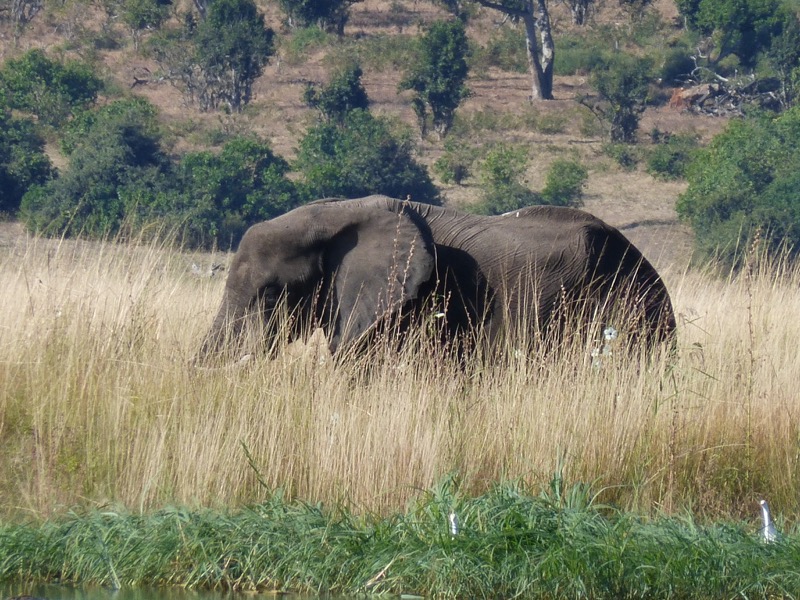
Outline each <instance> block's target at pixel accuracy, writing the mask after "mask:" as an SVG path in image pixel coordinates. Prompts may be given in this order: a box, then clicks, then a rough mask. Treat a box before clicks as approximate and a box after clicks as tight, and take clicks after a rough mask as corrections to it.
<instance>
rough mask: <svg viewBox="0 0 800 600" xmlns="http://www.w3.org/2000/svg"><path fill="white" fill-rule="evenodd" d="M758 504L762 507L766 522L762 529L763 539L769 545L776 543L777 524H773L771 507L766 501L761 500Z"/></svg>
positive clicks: (762, 514) (762, 515)
mask: <svg viewBox="0 0 800 600" xmlns="http://www.w3.org/2000/svg"><path fill="white" fill-rule="evenodd" d="M758 503H759V504H760V505H761V517H762V518H763V520H764V526H763V527H762V528H761V537H762V538H764V541H765V542H767V543H770V542H774V541H776V540H777V539H778V530H777V529H775V524H774V523H773V522H772V515H771V514H770V512H769V505H768V504H767V501H766V500H759V501H758Z"/></svg>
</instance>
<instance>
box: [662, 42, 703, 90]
mask: <svg viewBox="0 0 800 600" xmlns="http://www.w3.org/2000/svg"><path fill="white" fill-rule="evenodd" d="M690 55H691V51H690V50H689V48H688V47H687V46H684V45H680V46H677V47H675V48H670V49H669V50H668V51H667V52H666V53H665V54H664V59H663V63H662V65H661V68H660V72H659V77H660V78H661V81H662V82H663V83H664V84H665V85H680V84H682V83H684V82H685V81H687V80H688V79H689V75H690V74H691V72H692V70H693V69H694V68H695V64H694V61H693V60H692V58H691V56H690Z"/></svg>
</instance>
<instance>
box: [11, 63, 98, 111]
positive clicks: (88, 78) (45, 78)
mask: <svg viewBox="0 0 800 600" xmlns="http://www.w3.org/2000/svg"><path fill="white" fill-rule="evenodd" d="M102 87H103V82H102V80H101V79H99V78H98V77H96V76H95V75H94V74H93V69H92V68H91V67H90V66H89V65H87V64H85V63H82V62H77V61H67V62H65V63H61V62H58V61H54V60H51V59H49V58H48V57H47V55H46V54H45V53H44V52H43V51H42V50H38V49H37V50H30V51H28V52H26V53H25V54H23V55H22V56H21V57H20V58H18V59H9V60H7V61H6V63H5V65H4V66H3V69H2V71H0V88H2V89H3V90H4V91H5V95H6V99H7V101H8V105H9V107H11V108H15V109H17V110H20V111H23V112H29V113H32V114H34V115H36V116H37V117H38V119H39V121H41V122H42V123H46V124H48V125H60V124H62V123H64V122H65V121H66V120H67V118H68V117H69V116H70V114H71V113H72V111H73V110H75V109H76V108H79V107H85V106H86V105H88V104H90V103H92V102H94V101H95V99H96V98H97V94H98V92H99V91H100V90H101V89H102Z"/></svg>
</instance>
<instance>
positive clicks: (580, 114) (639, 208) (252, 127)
mask: <svg viewBox="0 0 800 600" xmlns="http://www.w3.org/2000/svg"><path fill="white" fill-rule="evenodd" d="M182 1H185V0H182ZM259 3H260V5H261V7H262V9H263V11H264V13H265V15H266V18H267V23H268V25H269V26H270V27H272V28H273V29H274V30H275V31H276V32H277V33H278V37H279V39H285V36H286V35H289V34H290V32H289V31H288V30H287V29H286V28H285V26H284V24H283V23H282V16H281V13H280V12H279V11H278V9H277V8H276V6H275V4H276V3H275V2H273V1H272V0H260V2H259ZM551 4H552V7H551V10H552V11H553V15H552V16H553V22H554V29H555V34H556V51H558V34H559V32H563V31H565V30H567V29H569V27H571V25H570V24H569V19H568V15H567V13H566V10H565V8H564V7H563V6H562V5H560V4H558V3H555V2H553V3H551ZM600 6H601V10H600V11H599V12H598V14H597V15H595V19H597V20H601V19H602V20H605V22H609V23H616V22H620V23H621V22H622V21H623V20H624V19H626V18H627V17H626V16H625V15H624V14H622V13H620V11H619V9H618V8H617V6H616V3H613V2H606V3H605V4H601V5H600ZM654 7H655V10H658V11H660V12H661V13H662V16H663V17H664V19H665V20H666V21H669V20H670V19H673V18H674V17H675V14H676V12H675V8H674V4H673V2H672V0H659V1H658V2H656V3H655V5H654ZM441 16H443V13H442V11H441V10H440V9H438V8H437V7H436V6H435V5H434V4H432V3H431V2H427V1H424V0H391V1H390V0H364V1H363V2H360V3H358V4H355V5H353V7H352V12H351V19H350V21H349V22H348V24H347V27H346V30H345V36H346V37H359V38H365V37H369V36H377V35H379V34H394V33H401V32H404V33H409V32H412V33H413V32H415V31H418V30H420V28H421V26H422V25H423V24H424V23H427V22H430V21H431V20H433V19H435V18H437V17H441ZM498 16H499V14H498V13H496V12H494V11H488V10H484V11H483V12H481V13H480V14H479V15H478V16H477V18H475V19H473V21H472V22H471V25H470V31H469V34H470V36H471V38H472V39H475V40H476V41H478V42H481V41H484V40H486V39H487V38H488V37H489V36H490V35H491V34H492V32H493V31H494V30H495V29H496V28H497V27H498V20H499V19H498ZM102 20H103V13H102V12H101V11H100V10H99V9H97V8H95V9H89V8H86V6H85V5H83V4H80V3H71V4H70V3H65V4H64V5H63V7H62V8H61V9H60V10H58V11H51V12H49V13H48V14H44V13H43V14H42V15H39V16H37V18H36V19H34V21H33V22H32V23H31V24H30V25H29V26H28V28H27V29H26V30H25V32H24V34H23V35H22V36H21V37H20V38H19V39H18V40H16V41H15V40H14V36H13V35H12V34H11V32H10V30H9V29H8V27H7V25H4V27H6V28H5V29H3V30H2V31H0V60H4V59H6V58H8V57H10V56H15V55H17V54H19V53H21V52H24V51H25V50H27V49H30V48H33V47H46V48H47V49H48V50H50V51H54V52H58V53H61V54H70V53H74V52H75V48H76V47H80V46H78V45H77V44H75V43H73V41H74V39H75V38H76V37H78V36H80V35H81V31H85V30H86V29H91V28H95V29H97V28H99V27H100V22H101V21H102ZM115 27H118V26H115ZM116 34H117V35H118V36H119V38H120V39H123V38H124V41H123V43H122V44H121V45H120V46H121V47H120V49H115V50H108V51H105V50H93V51H92V52H93V53H95V55H94V56H91V57H88V56H84V58H95V59H97V61H98V64H100V65H102V68H103V69H104V71H105V73H104V75H106V76H107V77H108V78H109V79H110V80H112V81H113V82H114V83H115V84H116V87H117V89H118V90H121V91H125V92H126V93H128V92H127V91H128V90H129V93H133V94H140V95H142V96H145V97H147V98H148V99H149V100H150V101H151V102H153V103H154V104H155V105H156V106H157V107H158V108H159V110H160V114H161V116H162V119H163V121H164V123H165V125H166V126H167V128H168V129H169V130H171V131H173V132H174V133H175V135H173V136H171V137H172V139H174V140H175V147H174V151H176V152H181V151H183V150H186V149H188V148H192V147H196V146H197V145H202V142H198V136H192V135H185V134H186V132H193V131H197V130H202V129H204V128H207V129H213V128H217V129H226V130H235V131H242V132H244V131H248V132H256V133H258V134H259V135H261V136H263V137H264V138H266V139H268V140H270V142H271V144H272V146H273V148H274V149H275V151H276V152H278V153H279V154H281V155H283V156H285V157H287V158H290V157H292V156H293V154H294V151H295V148H296V145H297V143H298V140H299V138H300V136H301V134H302V133H303V132H304V131H305V129H306V127H307V126H308V124H309V123H311V122H312V119H314V114H313V113H312V111H310V109H308V108H307V107H305V106H304V105H303V103H302V101H301V94H302V91H303V89H304V86H305V85H306V83H307V82H319V83H322V82H325V81H326V78H327V72H328V70H329V69H330V60H329V58H327V57H326V55H325V53H324V52H316V53H312V55H311V56H308V57H304V58H303V60H302V61H298V60H287V57H286V56H285V52H284V50H283V48H282V47H281V46H280V42H279V48H278V52H277V54H276V56H275V57H273V60H272V61H271V64H270V65H269V66H268V67H267V68H266V69H265V71H264V74H263V75H262V77H261V78H260V80H259V81H258V82H257V83H256V85H255V89H254V92H255V98H254V100H253V102H252V103H251V105H250V106H249V107H248V108H247V109H246V110H245V111H244V112H243V113H242V114H237V115H232V116H231V115H228V116H224V115H221V114H219V113H216V114H211V113H201V112H199V111H198V110H197V107H195V106H192V105H191V104H187V102H186V101H185V99H184V98H183V96H182V95H181V93H180V91H179V90H178V89H176V88H175V87H173V86H172V85H170V84H169V83H167V82H165V81H158V78H157V77H156V76H155V75H154V74H156V73H157V71H158V67H157V65H156V64H155V63H154V62H152V61H150V60H148V59H147V58H144V57H142V56H141V54H140V53H138V52H136V51H135V50H134V48H133V45H132V43H131V42H130V36H129V35H128V34H127V33H126V32H125V31H124V30H122V29H121V28H120V29H118V30H116ZM78 52H79V53H81V52H83V53H84V54H85V53H86V51H81V50H78ZM401 75H402V73H400V72H398V71H397V70H393V69H385V70H375V69H369V68H365V74H364V78H363V82H364V85H365V88H366V90H367V92H368V94H369V97H370V100H371V101H372V110H373V112H375V113H377V114H382V115H388V116H392V117H394V118H396V119H399V120H401V121H403V122H405V123H408V124H409V125H410V126H413V125H414V115H413V113H412V111H411V106H410V96H408V95H406V94H398V92H397V83H398V81H399V79H400V77H401ZM144 80H147V83H142V82H143V81H144ZM135 81H139V83H138V84H136V85H133V84H134V82H135ZM469 85H470V88H471V90H472V96H471V97H470V98H469V99H468V100H467V101H466V103H465V104H464V105H463V106H462V107H461V108H460V109H459V113H458V114H459V117H460V118H463V119H478V118H481V117H485V116H486V115H491V116H492V117H493V118H496V119H497V120H501V119H500V117H502V116H503V115H508V116H509V117H510V120H511V121H512V122H513V123H515V125H514V126H512V127H511V128H509V129H502V128H501V129H496V130H493V131H492V132H491V133H488V134H486V135H487V136H488V137H491V136H495V137H496V138H498V139H503V140H505V141H509V142H514V143H523V144H528V145H529V146H530V149H531V156H532V161H531V166H530V169H529V171H528V173H527V183H528V184H529V185H530V187H531V188H533V189H540V188H541V186H542V185H543V179H544V175H545V173H546V170H547V167H548V166H549V164H550V162H551V161H552V160H553V159H554V158H555V157H558V156H562V155H565V154H566V155H569V156H576V157H580V158H581V160H582V161H583V162H584V163H585V164H586V165H587V166H588V167H589V181H588V185H587V188H586V194H585V207H586V209H587V210H589V211H591V212H593V213H595V214H597V215H598V216H600V217H601V218H603V219H605V220H607V221H608V222H610V223H611V224H613V225H615V226H617V227H619V228H621V229H622V230H623V231H624V232H625V234H626V235H628V236H629V237H630V238H631V240H633V241H634V243H636V244H637V245H639V246H640V247H641V248H642V250H643V251H644V253H645V254H646V255H647V256H649V257H651V258H652V259H653V260H654V262H655V263H656V264H657V265H659V266H667V265H673V266H678V267H681V266H683V265H684V264H685V263H686V262H687V260H688V257H689V254H690V251H691V234H690V231H689V230H688V228H687V227H686V226H684V225H682V224H680V223H679V222H678V220H677V217H676V214H675V210H674V204H675V200H676V198H677V196H678V194H680V192H681V191H682V189H683V185H684V184H682V183H678V182H664V181H659V180H656V179H654V178H652V177H651V176H650V175H648V174H646V173H645V172H644V171H643V170H641V169H639V170H637V171H634V172H626V171H623V170H621V169H620V168H619V167H618V166H617V165H616V164H615V163H614V162H613V161H612V160H611V159H609V158H608V157H606V156H605V155H603V154H602V152H601V151H600V148H601V144H602V140H601V139H600V137H598V136H589V137H587V136H586V134H585V133H582V131H585V129H586V128H585V127H582V123H583V122H584V121H585V119H586V113H585V110H584V109H582V107H580V106H579V105H578V103H577V102H576V97H577V96H578V94H581V93H586V92H587V91H589V89H588V86H587V84H586V78H585V77H581V76H570V77H558V76H557V77H556V80H555V98H556V99H555V100H552V101H545V102H538V103H535V104H532V103H531V102H530V101H529V100H528V94H529V79H528V77H527V76H526V75H524V74H520V73H513V72H507V71H502V70H499V69H489V70H487V71H486V72H481V73H477V74H474V75H473V76H472V79H471V81H470V83H469ZM548 119H549V122H551V123H557V126H556V127H550V128H547V131H548V132H547V133H542V132H541V131H539V130H536V129H526V128H525V127H519V126H518V125H517V124H518V123H520V122H531V121H542V120H548ZM723 126H724V121H723V120H722V119H719V118H715V117H708V116H699V115H695V114H692V113H688V112H686V111H679V110H676V109H674V108H670V107H668V106H662V107H658V108H651V109H648V111H647V112H646V114H645V115H644V118H643V120H642V123H641V128H640V130H641V132H643V133H642V136H643V138H644V137H646V132H648V131H650V130H652V129H653V128H658V129H660V130H662V131H669V132H685V131H692V132H696V133H698V134H699V135H701V136H702V138H703V139H705V140H708V139H709V138H710V137H711V136H712V135H714V134H715V133H717V132H718V131H720V129H721V128H722V127H723ZM553 129H555V130H557V132H555V133H553V132H552V130H553ZM441 153H442V143H441V142H439V141H438V140H435V139H425V140H419V141H418V159H419V160H420V161H421V162H423V163H425V164H428V165H430V164H432V163H433V162H434V161H435V160H436V158H438V157H439V156H440V155H441ZM52 154H53V159H54V161H55V162H56V164H60V163H62V162H63V160H62V159H61V158H60V157H59V156H58V155H57V152H56V151H55V150H53V152H52ZM437 183H439V185H440V187H441V188H442V189H443V192H444V197H445V201H446V202H447V203H450V204H453V205H459V204H463V203H468V202H472V201H474V200H475V199H477V195H478V189H477V185H476V183H475V182H470V181H469V180H468V181H467V182H466V185H462V186H455V185H451V186H448V185H444V184H441V182H437Z"/></svg>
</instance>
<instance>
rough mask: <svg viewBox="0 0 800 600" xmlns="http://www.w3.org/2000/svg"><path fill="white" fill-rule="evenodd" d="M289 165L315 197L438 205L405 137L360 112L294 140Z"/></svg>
mask: <svg viewBox="0 0 800 600" xmlns="http://www.w3.org/2000/svg"><path fill="white" fill-rule="evenodd" d="M295 167H296V169H297V170H298V171H300V172H301V173H302V175H303V181H304V184H305V185H306V186H307V188H308V190H309V193H310V194H311V195H313V196H316V197H326V196H343V197H346V198H358V197H360V196H366V195H369V194H386V195H387V196H392V197H395V198H406V197H410V198H411V199H412V200H415V201H417V202H425V203H429V204H438V203H439V202H440V199H439V192H438V190H437V189H436V186H434V185H433V182H432V181H431V178H430V176H429V175H428V172H427V171H426V170H425V167H423V166H422V165H420V164H419V163H417V162H416V161H415V160H414V158H413V157H412V146H411V143H410V142H409V141H408V140H407V139H398V138H396V137H395V136H393V135H392V133H391V131H390V130H389V127H388V126H387V125H386V123H385V122H384V121H383V120H381V119H378V118H375V117H373V116H372V115H371V114H370V113H369V112H367V111H365V110H353V111H350V112H349V113H348V114H347V116H346V118H345V120H344V123H343V125H342V126H337V125H335V124H332V123H320V124H319V125H317V126H315V127H312V128H311V129H310V130H309V131H308V132H307V133H306V135H305V137H304V138H303V139H302V140H301V141H300V150H299V152H298V156H297V161H296V163H295Z"/></svg>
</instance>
